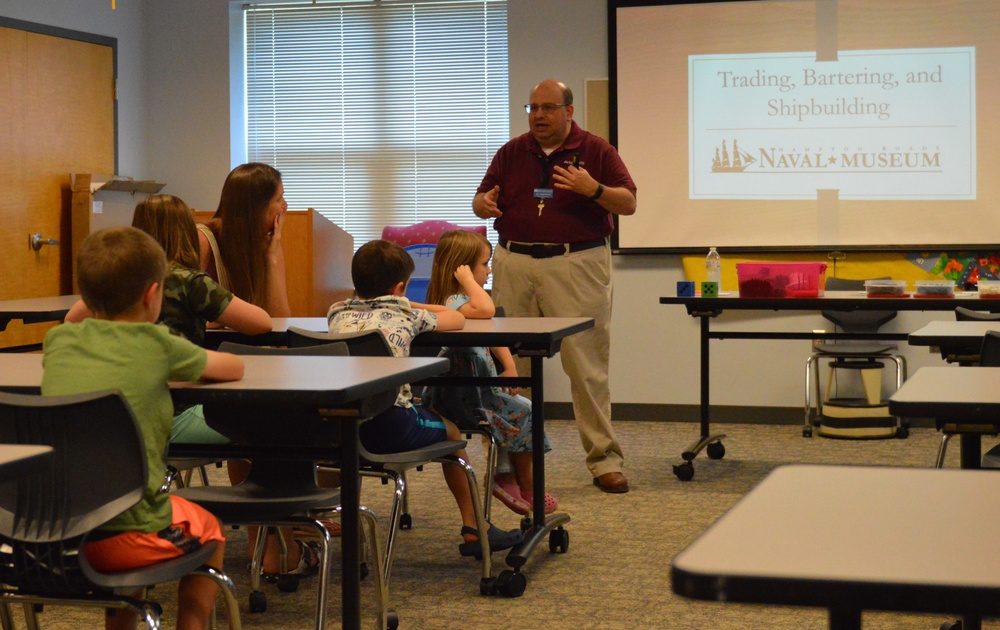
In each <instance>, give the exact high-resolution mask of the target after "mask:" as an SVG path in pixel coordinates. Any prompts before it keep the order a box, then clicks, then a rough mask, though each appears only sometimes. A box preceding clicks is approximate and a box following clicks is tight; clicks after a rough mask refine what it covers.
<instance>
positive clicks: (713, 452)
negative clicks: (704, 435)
mask: <svg viewBox="0 0 1000 630" xmlns="http://www.w3.org/2000/svg"><path fill="white" fill-rule="evenodd" d="M705 454H706V455H708V458H709V459H722V458H723V457H725V456H726V445H725V444H723V443H722V442H710V443H709V445H708V446H707V447H705Z"/></svg>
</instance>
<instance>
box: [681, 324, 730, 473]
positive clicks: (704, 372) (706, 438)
mask: <svg viewBox="0 0 1000 630" xmlns="http://www.w3.org/2000/svg"><path fill="white" fill-rule="evenodd" d="M715 315H716V314H715V313H709V314H702V315H697V316H696V317H698V319H700V320H701V408H700V412H701V423H700V429H701V435H699V436H698V439H697V440H695V441H694V442H692V443H691V444H690V445H689V446H688V447H687V448H686V449H684V452H682V453H681V458H682V459H683V460H684V463H683V464H680V465H677V466H674V474H675V475H677V478H678V479H680V480H681V481H690V480H691V479H692V478H693V477H694V466H693V465H692V464H691V460H693V459H694V458H695V457H697V456H698V453H700V452H701V451H702V450H703V449H705V448H706V447H707V446H709V445H710V444H713V443H718V445H719V447H722V443H721V442H720V440H721V439H722V438H724V437H726V436H725V435H724V434H719V435H712V434H711V430H712V428H711V420H710V418H709V399H710V390H709V380H710V379H709V375H710V372H711V364H710V361H709V345H708V344H709V341H710V339H711V335H710V330H709V320H710V319H711V318H712V317H714V316H715ZM723 453H725V449H724V448H718V449H717V450H715V451H713V449H711V448H710V449H709V450H708V454H709V456H710V457H712V458H713V459H718V458H721V457H722V455H723Z"/></svg>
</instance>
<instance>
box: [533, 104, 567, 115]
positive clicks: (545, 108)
mask: <svg viewBox="0 0 1000 630" xmlns="http://www.w3.org/2000/svg"><path fill="white" fill-rule="evenodd" d="M560 107H566V104H565V103H544V104H542V105H535V104H531V105H525V106H524V111H525V112H527V113H529V114H534V113H535V112H537V111H538V110H542V113H543V114H551V113H553V112H554V111H556V110H557V109H559V108H560Z"/></svg>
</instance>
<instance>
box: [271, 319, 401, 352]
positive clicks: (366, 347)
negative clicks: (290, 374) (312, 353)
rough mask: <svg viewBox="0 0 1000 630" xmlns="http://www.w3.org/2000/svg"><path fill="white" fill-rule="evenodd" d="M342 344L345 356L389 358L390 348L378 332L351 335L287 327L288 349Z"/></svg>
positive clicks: (370, 331) (383, 336) (380, 332)
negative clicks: (344, 346)
mask: <svg viewBox="0 0 1000 630" xmlns="http://www.w3.org/2000/svg"><path fill="white" fill-rule="evenodd" d="M334 342H342V343H344V344H345V345H346V346H347V354H349V355H351V356H356V357H391V356H392V348H390V347H389V342H388V341H387V340H386V338H385V335H383V334H382V331H380V330H368V331H364V332H351V333H328V332H315V331H311V330H304V329H302V328H297V327H295V326H289V327H288V347H289V348H304V347H308V346H317V345H328V344H331V343H334Z"/></svg>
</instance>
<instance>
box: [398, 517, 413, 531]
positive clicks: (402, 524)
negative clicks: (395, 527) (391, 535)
mask: <svg viewBox="0 0 1000 630" xmlns="http://www.w3.org/2000/svg"><path fill="white" fill-rule="evenodd" d="M399 529H413V517H412V516H410V514H409V513H406V514H401V515H400V516H399Z"/></svg>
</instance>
